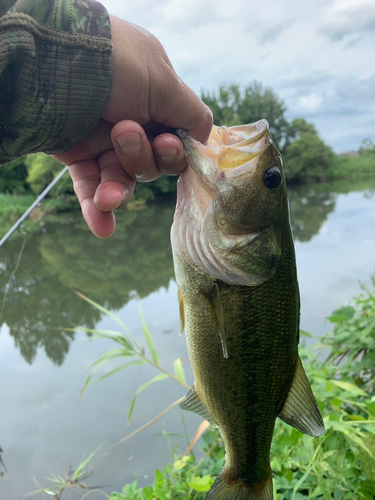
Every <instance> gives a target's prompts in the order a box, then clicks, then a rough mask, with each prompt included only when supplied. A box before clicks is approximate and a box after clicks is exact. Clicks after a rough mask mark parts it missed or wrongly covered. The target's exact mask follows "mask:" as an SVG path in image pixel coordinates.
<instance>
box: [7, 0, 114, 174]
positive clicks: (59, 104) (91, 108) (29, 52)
mask: <svg viewBox="0 0 375 500" xmlns="http://www.w3.org/2000/svg"><path fill="white" fill-rule="evenodd" d="M0 16H1V17H0V164H4V163H8V162H9V161H12V160H14V159H15V158H18V157H20V156H22V155H25V154H27V153H34V152H37V151H43V152H45V153H56V152H61V151H67V150H69V149H70V148H71V147H72V146H73V145H74V144H76V143H77V142H79V141H80V140H81V139H82V138H83V137H84V136H85V135H86V134H87V133H88V132H89V131H90V130H91V129H92V128H94V126H95V125H96V123H97V122H98V120H99V118H100V116H101V114H102V112H103V110H104V108H105V106H106V103H107V100H108V96H109V91H110V81H111V50H112V44H111V27H110V21H109V16H108V13H107V11H106V10H105V8H104V7H103V6H102V5H101V4H100V3H98V2H96V1H94V0H17V1H15V0H1V1H0Z"/></svg>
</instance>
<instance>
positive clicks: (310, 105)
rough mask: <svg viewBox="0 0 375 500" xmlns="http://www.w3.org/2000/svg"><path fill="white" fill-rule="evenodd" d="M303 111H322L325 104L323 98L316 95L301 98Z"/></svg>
mask: <svg viewBox="0 0 375 500" xmlns="http://www.w3.org/2000/svg"><path fill="white" fill-rule="evenodd" d="M299 102H300V104H301V107H302V109H305V110H306V111H317V110H319V109H320V105H321V104H322V102H323V97H321V96H319V95H316V94H314V93H312V94H310V95H308V96H301V97H300V98H299Z"/></svg>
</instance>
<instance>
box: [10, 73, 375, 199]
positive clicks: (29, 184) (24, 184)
mask: <svg viewBox="0 0 375 500" xmlns="http://www.w3.org/2000/svg"><path fill="white" fill-rule="evenodd" d="M201 97H202V100H203V101H204V102H205V103H206V104H207V105H208V106H209V107H210V108H211V110H212V112H213V115H214V123H215V124H216V125H219V126H220V125H226V126H232V125H241V124H245V123H252V122H255V121H258V120H260V119H262V118H265V119H266V120H267V121H268V123H269V125H270V131H271V134H272V138H273V140H274V142H275V143H276V145H277V147H278V148H279V149H280V151H281V153H282V156H283V161H284V167H285V174H286V178H287V180H288V181H289V182H296V183H301V182H304V181H306V180H322V179H324V178H331V177H340V176H341V177H345V176H347V175H350V174H353V173H355V174H357V175H358V174H361V173H371V172H375V144H374V143H373V141H372V140H371V139H369V138H367V139H364V141H363V142H362V144H361V146H360V148H359V156H358V157H357V158H350V159H348V158H342V157H338V156H337V155H336V154H335V153H334V152H333V150H332V149H331V147H330V146H328V145H327V144H325V142H324V141H323V139H321V137H320V136H319V134H318V131H317V130H316V128H315V126H314V125H313V124H312V123H309V122H307V121H306V120H305V119H304V118H295V119H294V120H292V121H291V122H289V121H288V120H287V119H286V117H285V113H286V110H287V107H286V104H285V102H284V101H283V100H281V99H280V98H279V97H278V96H277V95H276V93H275V92H274V91H273V90H272V89H270V88H267V87H265V86H263V84H262V83H259V82H252V83H250V84H249V85H247V86H246V87H244V88H241V86H240V85H237V84H233V85H222V86H220V87H219V89H218V90H216V91H212V92H205V91H203V92H202V96H201ZM61 168H62V165H61V164H60V163H59V162H58V161H56V160H54V159H53V158H51V157H50V156H48V155H44V154H43V153H38V154H33V155H29V156H27V157H23V158H20V159H18V160H16V161H15V162H14V163H11V164H8V165H5V166H2V167H0V192H2V193H11V194H38V193H40V192H41V191H42V190H43V189H44V188H45V187H46V186H47V185H48V184H49V183H50V182H51V181H52V179H53V178H54V176H55V175H56V174H57V173H58V172H59V171H60V170H61ZM175 192H176V177H175V176H162V177H161V178H159V179H158V180H157V181H155V182H152V183H149V184H140V183H138V184H137V187H136V192H135V197H136V198H138V199H140V200H147V201H149V200H153V199H160V198H166V197H171V196H173V195H174V194H175ZM60 193H61V191H60ZM62 193H63V194H65V195H71V194H73V186H72V183H71V181H69V182H66V183H65V185H64V187H63V189H62ZM53 195H54V191H52V192H51V196H53Z"/></svg>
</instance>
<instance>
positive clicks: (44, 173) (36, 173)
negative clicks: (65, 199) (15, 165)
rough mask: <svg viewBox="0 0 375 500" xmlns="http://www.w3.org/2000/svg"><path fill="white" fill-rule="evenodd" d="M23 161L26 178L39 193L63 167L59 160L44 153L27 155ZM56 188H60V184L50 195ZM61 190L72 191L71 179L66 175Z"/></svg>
mask: <svg viewBox="0 0 375 500" xmlns="http://www.w3.org/2000/svg"><path fill="white" fill-rule="evenodd" d="M24 161H25V164H26V166H27V172H28V176H27V179H26V180H27V182H28V184H29V185H30V187H31V190H32V191H33V193H35V194H39V193H41V192H42V191H43V189H45V188H46V187H47V186H48V184H50V182H52V181H53V179H54V177H55V176H56V175H57V174H58V173H59V172H60V171H61V170H62V168H63V165H62V164H61V163H60V162H59V161H57V160H55V159H54V158H52V157H51V156H48V155H46V154H44V153H36V154H31V155H28V156H27V157H26V158H25V160H24ZM57 189H59V190H61V186H60V187H59V186H57V187H54V188H53V189H52V191H51V193H50V196H52V195H53V193H54V192H55V191H56V190H57ZM54 190H55V191H54ZM62 192H63V193H70V194H73V193H74V190H73V184H72V181H71V180H70V179H68V177H66V181H65V183H64V189H63V191H62Z"/></svg>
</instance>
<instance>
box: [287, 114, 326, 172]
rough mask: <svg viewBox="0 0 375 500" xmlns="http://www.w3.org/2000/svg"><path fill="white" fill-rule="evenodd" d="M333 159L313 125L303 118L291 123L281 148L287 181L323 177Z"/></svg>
mask: <svg viewBox="0 0 375 500" xmlns="http://www.w3.org/2000/svg"><path fill="white" fill-rule="evenodd" d="M334 159H335V154H334V152H333V151H332V149H331V148H330V147H329V146H327V145H326V144H325V143H324V141H323V140H322V139H321V138H320V137H319V135H318V133H317V131H316V129H315V127H314V125H313V124H311V123H308V122H307V121H306V120H305V119H304V118H296V119H295V120H293V121H292V123H291V124H290V125H289V129H288V139H287V141H286V143H285V146H284V147H283V162H284V170H285V176H286V178H287V180H294V181H301V180H303V179H307V178H310V179H317V178H319V177H324V176H325V175H326V174H327V171H328V170H329V168H330V167H331V166H332V164H333V162H334Z"/></svg>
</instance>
